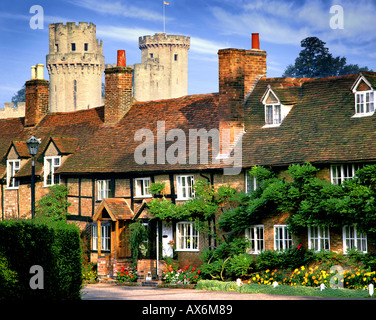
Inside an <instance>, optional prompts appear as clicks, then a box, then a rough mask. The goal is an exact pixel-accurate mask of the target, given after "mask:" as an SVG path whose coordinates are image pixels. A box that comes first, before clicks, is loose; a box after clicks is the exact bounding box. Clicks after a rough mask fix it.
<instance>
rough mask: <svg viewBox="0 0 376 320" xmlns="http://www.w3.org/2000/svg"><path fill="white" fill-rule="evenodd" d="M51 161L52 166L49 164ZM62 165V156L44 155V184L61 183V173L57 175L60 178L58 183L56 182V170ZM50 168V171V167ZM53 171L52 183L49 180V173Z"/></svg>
mask: <svg viewBox="0 0 376 320" xmlns="http://www.w3.org/2000/svg"><path fill="white" fill-rule="evenodd" d="M55 160H58V162H59V164H58V165H57V164H56V163H55ZM49 161H51V166H50V164H49ZM60 166H61V156H46V157H44V186H45V187H50V186H53V185H55V184H60V175H57V178H58V179H59V181H58V183H55V171H56V170H57V169H59V167H60ZM49 168H50V171H48V169H49ZM50 173H51V183H47V182H48V179H47V178H48V175H49V174H50Z"/></svg>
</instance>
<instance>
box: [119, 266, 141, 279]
mask: <svg viewBox="0 0 376 320" xmlns="http://www.w3.org/2000/svg"><path fill="white" fill-rule="evenodd" d="M117 280H118V281H119V282H136V281H137V269H136V268H134V267H123V268H121V269H120V271H118V272H117Z"/></svg>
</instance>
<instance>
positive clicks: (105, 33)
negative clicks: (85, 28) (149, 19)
mask: <svg viewBox="0 0 376 320" xmlns="http://www.w3.org/2000/svg"><path fill="white" fill-rule="evenodd" d="M154 33H155V31H153V30H149V29H143V28H125V27H114V26H102V25H101V26H97V36H98V37H100V38H103V39H106V38H110V39H115V40H120V41H124V42H128V43H129V42H130V43H135V42H136V43H138V38H139V37H140V36H144V35H153V34H154Z"/></svg>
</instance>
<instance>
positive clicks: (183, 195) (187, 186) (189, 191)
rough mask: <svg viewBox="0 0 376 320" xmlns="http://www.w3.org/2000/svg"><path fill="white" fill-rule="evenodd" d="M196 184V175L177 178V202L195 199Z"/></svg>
mask: <svg viewBox="0 0 376 320" xmlns="http://www.w3.org/2000/svg"><path fill="white" fill-rule="evenodd" d="M188 178H190V179H191V180H190V181H191V183H188V181H189V180H188ZM183 181H184V182H183ZM194 183H195V179H194V175H179V176H176V190H177V198H176V200H189V199H192V198H194V196H195V191H194V189H193V185H194Z"/></svg>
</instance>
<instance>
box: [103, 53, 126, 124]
mask: <svg viewBox="0 0 376 320" xmlns="http://www.w3.org/2000/svg"><path fill="white" fill-rule="evenodd" d="M117 53H118V55H117V65H116V67H113V68H106V69H105V71H104V74H105V92H106V96H105V103H104V121H105V123H117V122H119V121H120V119H121V118H123V116H124V115H125V114H126V113H127V112H128V110H129V109H130V108H131V106H132V100H133V98H132V72H133V70H132V68H130V67H126V61H125V51H124V50H118V52H117Z"/></svg>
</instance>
